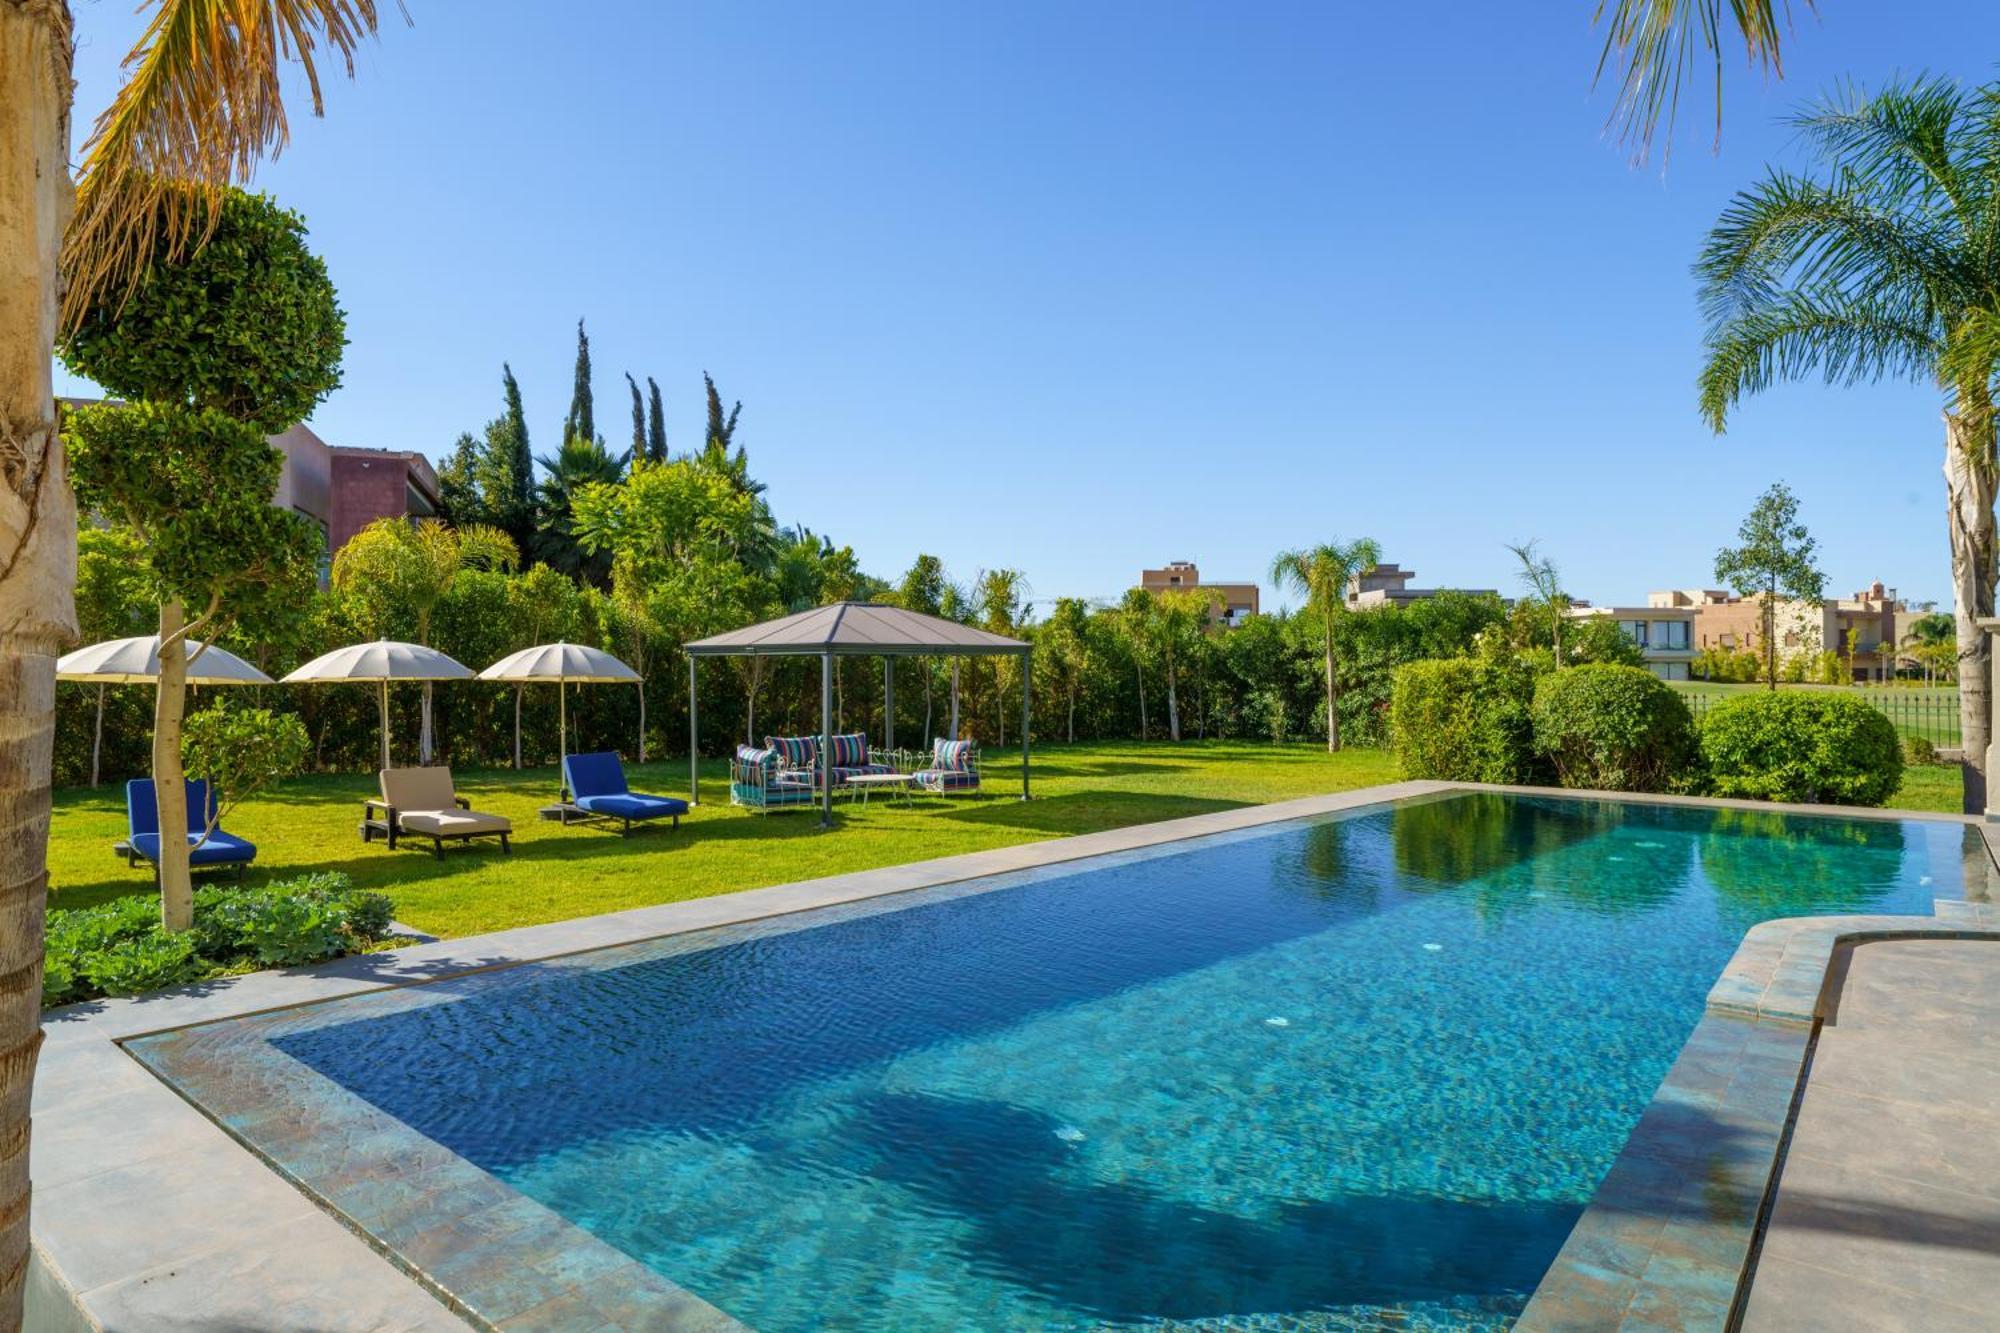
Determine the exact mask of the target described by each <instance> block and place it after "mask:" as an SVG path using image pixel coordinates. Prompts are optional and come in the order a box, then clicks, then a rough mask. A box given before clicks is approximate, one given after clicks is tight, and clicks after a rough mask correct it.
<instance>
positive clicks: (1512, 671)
mask: <svg viewBox="0 0 2000 1333" xmlns="http://www.w3.org/2000/svg"><path fill="white" fill-rule="evenodd" d="M1534 688H1535V674H1534V672H1533V671H1532V670H1531V669H1529V668H1526V667H1524V666H1522V665H1520V664H1518V663H1513V662H1507V661H1487V660H1481V659H1477V658H1469V657H1459V658H1441V659H1437V660H1434V661H1425V662H1408V663H1405V664H1404V665H1402V666H1400V667H1397V668H1396V675H1395V682H1394V685H1393V687H1392V688H1391V691H1390V697H1389V733H1390V740H1391V744H1393V745H1394V747H1395V750H1396V757H1397V759H1398V760H1399V761H1400V762H1401V763H1402V767H1403V775H1404V776H1405V777H1411V778H1437V779H1441V780H1445V781H1453V782H1526V781H1529V780H1531V779H1532V778H1533V777H1534V776H1535V755H1534V745H1533V740H1534V733H1533V722H1532V717H1531V710H1532V703H1533V699H1534Z"/></svg>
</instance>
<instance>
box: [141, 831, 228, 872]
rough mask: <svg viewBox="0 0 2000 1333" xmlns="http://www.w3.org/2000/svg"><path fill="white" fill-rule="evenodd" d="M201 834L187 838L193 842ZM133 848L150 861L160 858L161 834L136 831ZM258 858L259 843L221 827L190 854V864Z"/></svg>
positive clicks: (207, 864)
mask: <svg viewBox="0 0 2000 1333" xmlns="http://www.w3.org/2000/svg"><path fill="white" fill-rule="evenodd" d="M199 836H201V835H199V834H196V833H190V834H188V835H187V840H188V841H189V842H190V843H192V842H193V841H194V840H195V839H196V838H197V837H199ZM131 842H132V850H133V851H135V852H137V853H138V854H139V855H141V856H143V857H145V858H146V859H147V860H148V861H158V860H159V859H160V835H159V834H157V833H135V834H133V835H132V839H131ZM256 859H257V844H256V843H254V842H249V841H246V840H245V839H243V838H239V837H236V836H235V835H233V834H229V833H224V832H222V831H221V830H220V829H218V830H216V831H215V832H214V833H211V834H209V835H208V841H207V842H204V843H203V844H202V845H201V846H199V847H197V848H195V849H194V851H193V852H191V853H189V855H188V864H189V865H197V866H226V865H234V864H236V863H238V862H243V861H254V860H256Z"/></svg>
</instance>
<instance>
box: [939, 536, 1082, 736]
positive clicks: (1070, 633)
mask: <svg viewBox="0 0 2000 1333" xmlns="http://www.w3.org/2000/svg"><path fill="white" fill-rule="evenodd" d="M923 558H926V557H919V559H923ZM1035 647H1036V648H1037V649H1039V650H1040V653H1041V658H1042V661H1043V662H1045V663H1046V664H1047V667H1048V670H1050V671H1051V672H1053V673H1054V675H1055V677H1056V680H1057V682H1058V683H1059V688H1060V689H1061V691H1062V698H1063V701H1064V708H1063V734H1064V737H1065V738H1066V739H1067V740H1068V741H1069V743H1070V744H1071V745H1074V744H1076V696H1077V694H1078V692H1079V691H1080V690H1082V688H1083V678H1084V675H1085V674H1086V673H1087V672H1088V671H1089V670H1090V665H1091V661H1090V609H1089V608H1088V607H1087V606H1085V605H1084V601H1083V599H1082V598H1081V597H1058V598H1056V604H1055V606H1054V607H1052V608H1051V609H1050V611H1049V618H1048V619H1047V620H1046V621H1044V622H1042V624H1041V625H1040V626H1039V627H1038V628H1037V629H1036V630H1035ZM925 713H926V721H928V715H929V705H928V702H927V703H926V706H925Z"/></svg>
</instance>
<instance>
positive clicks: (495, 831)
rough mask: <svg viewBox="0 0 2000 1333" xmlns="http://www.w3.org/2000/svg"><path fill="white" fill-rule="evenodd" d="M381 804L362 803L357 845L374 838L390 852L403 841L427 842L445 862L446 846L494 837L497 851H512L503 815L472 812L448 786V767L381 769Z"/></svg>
mask: <svg viewBox="0 0 2000 1333" xmlns="http://www.w3.org/2000/svg"><path fill="white" fill-rule="evenodd" d="M381 781H382V799H381V800H379V801H377V800H368V801H364V802H362V807H361V840H362V841H363V842H373V841H374V840H375V837H376V835H377V834H380V835H382V836H383V837H384V838H386V839H387V840H388V843H389V846H390V847H392V848H393V847H394V846H395V845H396V844H397V843H398V842H399V841H401V840H403V839H405V838H416V839H419V840H422V839H424V838H428V839H430V843H431V854H432V855H433V856H436V857H437V858H438V859H439V860H442V859H444V845H445V843H446V842H468V841H470V840H471V839H473V838H498V839H500V850H501V851H503V852H512V851H513V850H514V849H513V848H512V847H511V846H509V845H508V839H509V838H511V837H512V836H513V834H514V825H513V824H512V823H511V822H510V821H509V820H508V819H507V818H506V816H504V815H490V814H486V813H483V812H481V811H478V810H474V809H473V808H472V806H471V804H470V803H469V802H468V801H467V800H466V799H465V798H464V797H462V796H460V795H459V794H458V792H457V791H456V790H455V789H454V788H453V787H452V783H451V770H450V769H448V768H385V769H383V770H382V773H381Z"/></svg>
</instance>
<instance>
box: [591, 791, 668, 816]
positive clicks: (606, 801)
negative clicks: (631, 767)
mask: <svg viewBox="0 0 2000 1333" xmlns="http://www.w3.org/2000/svg"><path fill="white" fill-rule="evenodd" d="M573 804H574V805H575V806H576V808H577V809H579V810H587V811H589V812H590V813H591V814H593V815H612V816H614V817H616V818H618V819H659V818H662V817H663V816H666V815H684V814H686V813H687V812H688V803H687V802H686V801H682V800H677V799H675V798H674V797H672V796H647V795H645V794H644V793H642V792H625V793H623V794H620V795H616V796H579V797H577V798H576V800H575V801H574V802H573Z"/></svg>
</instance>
